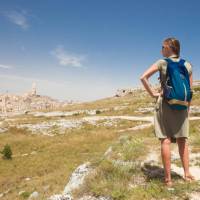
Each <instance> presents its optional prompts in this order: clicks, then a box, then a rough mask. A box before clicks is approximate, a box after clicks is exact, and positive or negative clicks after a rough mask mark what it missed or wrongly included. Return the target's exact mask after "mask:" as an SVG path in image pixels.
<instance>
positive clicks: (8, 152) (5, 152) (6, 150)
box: [1, 144, 12, 159]
mask: <svg viewBox="0 0 200 200" xmlns="http://www.w3.org/2000/svg"><path fill="white" fill-rule="evenodd" d="M1 153H2V154H3V158H4V159H12V150H11V148H10V145H8V144H6V145H5V146H4V148H3V151H2V152H1Z"/></svg>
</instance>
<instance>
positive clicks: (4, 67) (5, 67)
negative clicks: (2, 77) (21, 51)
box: [0, 64, 13, 69]
mask: <svg viewBox="0 0 200 200" xmlns="http://www.w3.org/2000/svg"><path fill="white" fill-rule="evenodd" d="M0 68H3V69H11V68H13V67H12V66H9V65H1V64H0Z"/></svg>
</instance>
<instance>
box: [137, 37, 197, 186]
mask: <svg viewBox="0 0 200 200" xmlns="http://www.w3.org/2000/svg"><path fill="white" fill-rule="evenodd" d="M161 54H162V55H163V57H164V58H163V59H159V60H157V61H156V62H155V63H154V64H152V65H151V66H150V67H149V69H147V70H146V71H145V72H144V73H143V75H142V76H141V78H140V80H141V81H142V83H143V85H144V87H145V89H146V90H147V92H148V93H149V94H150V95H151V96H152V97H153V98H156V106H155V110H154V123H155V125H154V126H155V135H156V137H158V138H159V140H160V141H161V156H162V161H163V166H164V172H165V178H164V183H165V185H167V186H171V185H172V180H171V158H170V157H171V156H170V144H171V143H176V142H177V143H178V148H179V154H180V158H181V161H182V165H183V169H184V180H186V181H191V180H194V177H193V176H192V175H191V174H190V171H189V152H188V141H187V139H188V135H189V119H188V115H189V107H190V102H191V99H192V90H191V87H192V66H191V64H190V63H189V62H188V61H186V60H184V59H182V58H180V43H179V41H178V40H177V39H176V38H167V39H165V40H164V41H163V44H162V50H161ZM156 72H159V74H160V77H159V79H160V83H161V88H160V91H155V90H154V89H153V88H151V86H150V85H149V82H148V79H149V78H150V77H151V76H152V75H153V74H154V73H156Z"/></svg>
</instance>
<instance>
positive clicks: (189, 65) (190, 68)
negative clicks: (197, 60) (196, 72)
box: [184, 60, 192, 75]
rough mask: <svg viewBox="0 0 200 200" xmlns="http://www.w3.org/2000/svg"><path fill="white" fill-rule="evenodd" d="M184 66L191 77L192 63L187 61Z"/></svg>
mask: <svg viewBox="0 0 200 200" xmlns="http://www.w3.org/2000/svg"><path fill="white" fill-rule="evenodd" d="M184 65H185V67H186V69H187V70H188V73H189V75H191V74H192V64H191V62H189V61H187V60H185V63H184Z"/></svg>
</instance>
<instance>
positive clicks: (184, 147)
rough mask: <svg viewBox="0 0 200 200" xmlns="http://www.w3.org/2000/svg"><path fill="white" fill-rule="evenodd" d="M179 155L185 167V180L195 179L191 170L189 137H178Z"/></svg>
mask: <svg viewBox="0 0 200 200" xmlns="http://www.w3.org/2000/svg"><path fill="white" fill-rule="evenodd" d="M177 143H178V149H179V155H180V158H181V162H182V165H183V169H184V175H185V180H187V179H188V180H189V179H190V180H193V179H194V177H193V176H192V175H191V174H190V172H189V152H188V143H187V139H186V138H184V137H181V138H177Z"/></svg>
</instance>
